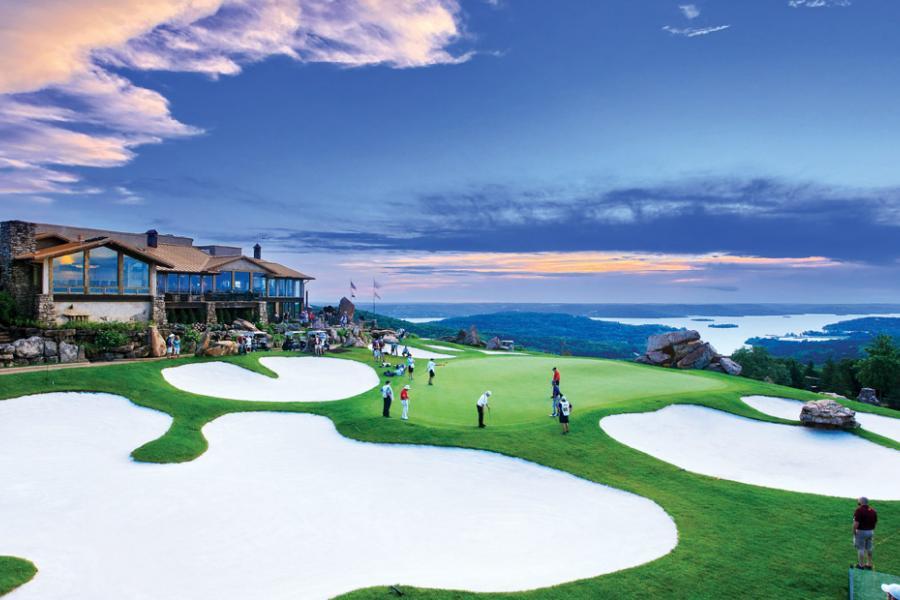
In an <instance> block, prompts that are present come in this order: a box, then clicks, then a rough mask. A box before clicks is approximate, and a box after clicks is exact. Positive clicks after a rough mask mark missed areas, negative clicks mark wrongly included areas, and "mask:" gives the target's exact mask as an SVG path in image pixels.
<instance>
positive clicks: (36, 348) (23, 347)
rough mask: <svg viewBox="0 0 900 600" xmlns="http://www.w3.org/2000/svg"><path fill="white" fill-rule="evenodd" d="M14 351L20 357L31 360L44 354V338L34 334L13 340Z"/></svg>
mask: <svg viewBox="0 0 900 600" xmlns="http://www.w3.org/2000/svg"><path fill="white" fill-rule="evenodd" d="M13 351H14V352H15V355H16V356H17V357H18V358H24V359H27V360H31V359H32V358H37V357H38V356H43V355H44V338H42V337H40V336H36V335H35V336H32V337H30V338H23V339H21V340H16V341H15V342H13Z"/></svg>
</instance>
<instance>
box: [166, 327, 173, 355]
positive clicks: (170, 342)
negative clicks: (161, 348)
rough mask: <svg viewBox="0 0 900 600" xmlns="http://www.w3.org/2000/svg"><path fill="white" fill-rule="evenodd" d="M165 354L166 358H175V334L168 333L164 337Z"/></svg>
mask: <svg viewBox="0 0 900 600" xmlns="http://www.w3.org/2000/svg"><path fill="white" fill-rule="evenodd" d="M166 356H167V357H168V358H175V334H174V333H170V334H169V335H168V336H167V337H166Z"/></svg>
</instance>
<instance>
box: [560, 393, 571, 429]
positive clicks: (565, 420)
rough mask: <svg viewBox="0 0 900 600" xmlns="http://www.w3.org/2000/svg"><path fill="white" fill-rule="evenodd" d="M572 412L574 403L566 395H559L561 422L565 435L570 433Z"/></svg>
mask: <svg viewBox="0 0 900 600" xmlns="http://www.w3.org/2000/svg"><path fill="white" fill-rule="evenodd" d="M570 414H572V405H571V404H570V403H569V401H568V400H566V397H565V396H560V397H559V422H560V423H561V424H562V430H563V431H562V432H563V435H565V434H567V433H569V415H570Z"/></svg>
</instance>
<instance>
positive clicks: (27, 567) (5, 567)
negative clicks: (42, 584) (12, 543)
mask: <svg viewBox="0 0 900 600" xmlns="http://www.w3.org/2000/svg"><path fill="white" fill-rule="evenodd" d="M36 573H37V569H36V568H35V566H34V565H33V564H32V563H31V561H27V560H25V559H22V558H16V557H15V556H0V596H2V595H4V594H7V593H9V592H11V591H13V590H14V589H16V588H17V587H19V586H20V585H22V584H24V583H28V582H29V581H31V579H32V578H33V577H34V575H35V574H36Z"/></svg>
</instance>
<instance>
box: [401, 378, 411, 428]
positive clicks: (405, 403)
mask: <svg viewBox="0 0 900 600" xmlns="http://www.w3.org/2000/svg"><path fill="white" fill-rule="evenodd" d="M400 406H402V407H403V413H402V414H401V415H400V418H401V419H403V420H404V421H407V420H409V386H408V385H404V386H403V389H402V390H400Z"/></svg>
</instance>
